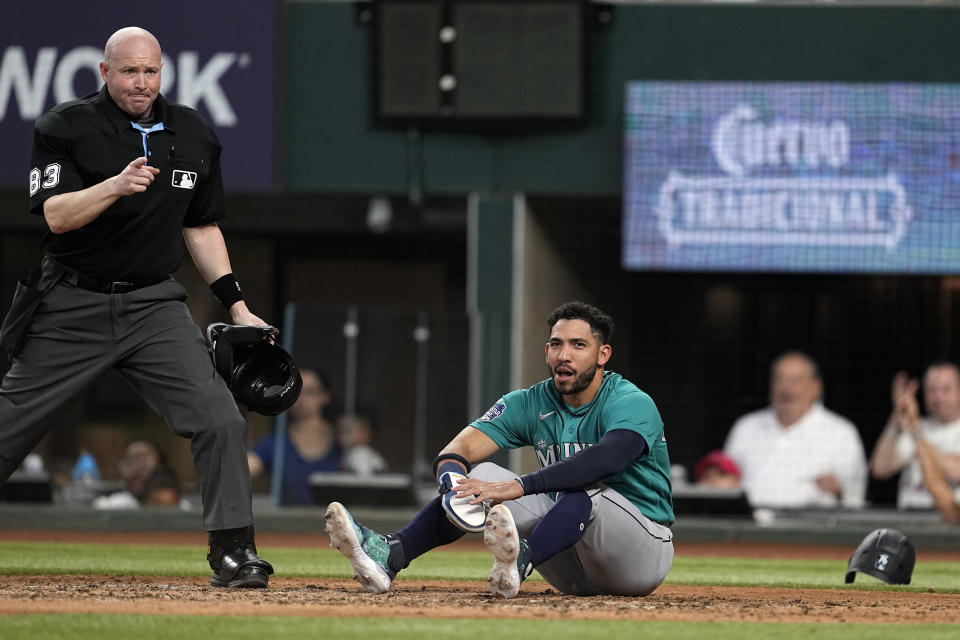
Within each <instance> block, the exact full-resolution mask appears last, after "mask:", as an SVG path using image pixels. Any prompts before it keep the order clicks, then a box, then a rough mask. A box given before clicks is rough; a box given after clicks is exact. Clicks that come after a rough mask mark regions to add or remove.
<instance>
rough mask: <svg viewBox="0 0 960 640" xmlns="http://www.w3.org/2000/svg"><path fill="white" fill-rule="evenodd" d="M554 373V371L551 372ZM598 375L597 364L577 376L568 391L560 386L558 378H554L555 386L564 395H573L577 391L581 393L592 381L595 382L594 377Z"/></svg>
mask: <svg viewBox="0 0 960 640" xmlns="http://www.w3.org/2000/svg"><path fill="white" fill-rule="evenodd" d="M551 373H553V372H551ZM596 375H597V365H593V366H592V367H590V368H589V369H587V370H586V371H584V372H583V373H581V374H580V375H578V376H577V377H576V378H574V379H573V382H571V383H570V388H569V389H568V390H566V391H564V390H563V389H561V388H560V386H559V385H558V384H557V379H556V378H554V379H553V387H554V388H555V389H556V390H557V393H559V394H560V395H563V396H569V395H573V394H575V393H580V392H581V391H583V390H584V389H586V388H587V387H589V386H590V383H591V382H593V379H594V377H596Z"/></svg>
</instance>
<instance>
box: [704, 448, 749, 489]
mask: <svg viewBox="0 0 960 640" xmlns="http://www.w3.org/2000/svg"><path fill="white" fill-rule="evenodd" d="M740 476H741V473H740V467H738V466H737V463H736V462H734V461H733V458H731V457H730V456H728V455H727V454H725V453H724V452H723V451H720V450H719V449H718V450H716V451H711V452H710V453H708V454H707V455H705V456H703V457H702V458H700V461H699V462H697V465H696V466H695V467H694V468H693V479H694V480H696V481H697V484H698V485H700V486H701V487H711V488H715V489H736V488H738V487H739V486H740Z"/></svg>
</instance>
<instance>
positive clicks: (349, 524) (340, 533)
mask: <svg viewBox="0 0 960 640" xmlns="http://www.w3.org/2000/svg"><path fill="white" fill-rule="evenodd" d="M324 519H325V520H326V521H327V522H326V525H324V529H326V531H327V534H329V535H330V546H331V547H334V548H335V549H336V550H337V551H339V552H340V553H341V554H343V555H344V556H346V558H347V559H348V560H349V561H350V564H351V565H353V577H354V579H355V580H356V581H357V582H359V583H360V585H361V586H362V587H363V590H364V591H367V592H369V593H384V592H385V591H387V590H388V589H389V588H390V583H391V582H392V581H393V578H394V576H396V573H395V572H393V571H391V570H390V568H389V567H388V566H387V556H389V555H390V545H389V544H388V543H387V541H386V540H385V539H384V537H383V536H381V535H380V534H379V533H377V532H376V531H374V530H372V529H368V528H366V527H365V526H363V525H361V524H358V523H357V521H356V520H354V519H353V516H351V515H350V512H349V511H347V510H346V509H345V508H344V506H343V505H342V504H340V503H339V502H331V503H330V505H329V506H328V507H327V513H326V515H325V516H324Z"/></svg>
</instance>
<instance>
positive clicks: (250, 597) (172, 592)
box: [0, 531, 960, 623]
mask: <svg viewBox="0 0 960 640" xmlns="http://www.w3.org/2000/svg"><path fill="white" fill-rule="evenodd" d="M84 538H85V536H82V535H81V536H78V535H76V534H68V535H65V534H62V533H61V534H56V533H50V532H47V533H42V534H40V533H37V532H30V533H29V534H27V533H26V532H9V531H5V532H0V539H5V540H34V541H37V540H64V539H69V540H70V541H73V542H80V541H97V542H114V543H145V542H154V541H156V540H157V538H156V536H151V535H149V534H101V533H98V534H94V535H91V536H90V537H89V539H88V540H84ZM258 538H259V540H258V542H259V545H260V546H262V547H267V546H282V545H287V544H291V545H296V546H299V547H305V546H316V547H325V546H327V540H326V539H325V538H324V537H322V536H277V535H262V536H258ZM162 541H163V542H164V543H166V544H175V543H184V544H202V543H203V542H204V541H203V538H202V536H199V535H197V534H173V535H171V534H169V533H165V534H163V535H162ZM475 544H476V543H475V542H466V543H463V545H464V547H466V548H469V547H470V546H471V545H475ZM677 553H678V555H691V556H692V555H713V556H744V557H758V556H759V557H781V558H784V557H796V556H798V555H800V554H802V555H803V557H807V558H811V557H818V558H827V559H833V558H838V559H845V558H846V557H847V555H848V554H849V550H848V549H842V548H836V547H810V546H802V547H800V546H796V545H793V546H789V545H772V544H766V545H756V544H751V545H749V546H745V545H735V544H721V545H704V544H696V545H693V544H688V545H678V548H677ZM920 559H921V560H923V559H927V560H934V559H936V560H951V561H960V555H958V554H949V553H940V554H928V555H926V556H922V557H921V558H920ZM494 612H495V613H494ZM14 613H126V614H177V615H191V614H195V615H258V616H265V615H285V616H316V617H329V616H345V617H356V616H376V617H384V616H387V617H410V616H429V617H436V618H470V617H478V618H485V619H486V618H489V617H490V616H491V614H492V613H494V615H496V616H497V617H499V618H536V619H544V618H564V619H569V618H580V619H608V620H664V621H667V620H687V621H713V620H725V621H749V622H872V623H878V622H881V623H919V622H924V623H931V622H945V623H960V595H958V594H939V593H903V592H897V591H889V592H876V591H847V590H843V591H840V590H815V589H772V588H760V587H750V588H744V587H709V586H707V587H690V586H676V585H666V586H663V587H661V588H660V589H658V590H657V591H656V592H654V593H653V594H652V595H650V596H648V597H646V598H624V597H611V596H601V597H594V598H576V597H572V596H565V595H562V594H559V593H557V592H556V591H554V590H553V589H551V588H550V587H549V586H548V585H545V584H543V583H527V584H524V585H523V589H522V590H521V592H520V595H519V596H518V597H517V598H515V599H513V600H502V599H494V598H493V597H492V596H491V595H490V594H489V593H488V592H487V590H486V585H485V584H483V583H482V582H446V581H426V582H418V581H410V580H398V581H397V582H396V583H395V584H394V588H392V589H391V590H390V591H389V592H388V593H385V594H381V595H371V594H367V593H363V592H362V591H360V590H359V587H358V585H357V584H356V583H354V582H353V581H351V580H328V579H311V578H306V579H293V578H283V577H276V578H274V579H272V580H271V581H270V589H268V590H246V591H240V590H226V589H217V588H213V587H210V586H209V585H208V584H207V581H206V579H203V578H170V577H149V576H148V577H144V576H0V614H14Z"/></svg>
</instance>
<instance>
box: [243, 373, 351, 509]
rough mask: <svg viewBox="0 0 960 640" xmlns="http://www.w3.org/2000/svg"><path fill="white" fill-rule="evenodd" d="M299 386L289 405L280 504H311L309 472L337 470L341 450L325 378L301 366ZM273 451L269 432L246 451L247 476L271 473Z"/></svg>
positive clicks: (274, 441)
mask: <svg viewBox="0 0 960 640" xmlns="http://www.w3.org/2000/svg"><path fill="white" fill-rule="evenodd" d="M300 375H301V376H302V378H303V389H302V390H301V392H300V397H299V398H297V401H296V402H295V403H294V405H293V406H292V407H290V412H289V416H290V423H289V424H288V425H287V430H286V442H285V443H284V450H283V486H282V490H281V502H282V503H283V504H299V505H305V504H313V496H312V493H311V491H310V474H312V473H314V472H317V471H339V470H340V461H341V458H342V456H343V449H342V448H341V446H340V443H339V442H338V440H337V433H336V430H335V429H334V425H333V423H332V422H331V421H330V419H329V417H328V415H327V413H328V408H329V406H330V401H331V395H330V392H329V388H330V387H329V385H328V383H327V378H326V376H325V375H324V374H323V372H321V371H319V370H315V369H301V370H300ZM275 451H276V435H275V434H269V435H267V436H265V437H264V438H262V439H261V440H260V441H259V442H257V443H256V445H254V447H253V449H252V450H251V451H250V452H248V453H247V462H248V463H249V465H250V475H251V476H254V477H256V476H257V475H259V474H261V473H271V472H272V470H273V461H274V455H275Z"/></svg>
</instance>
